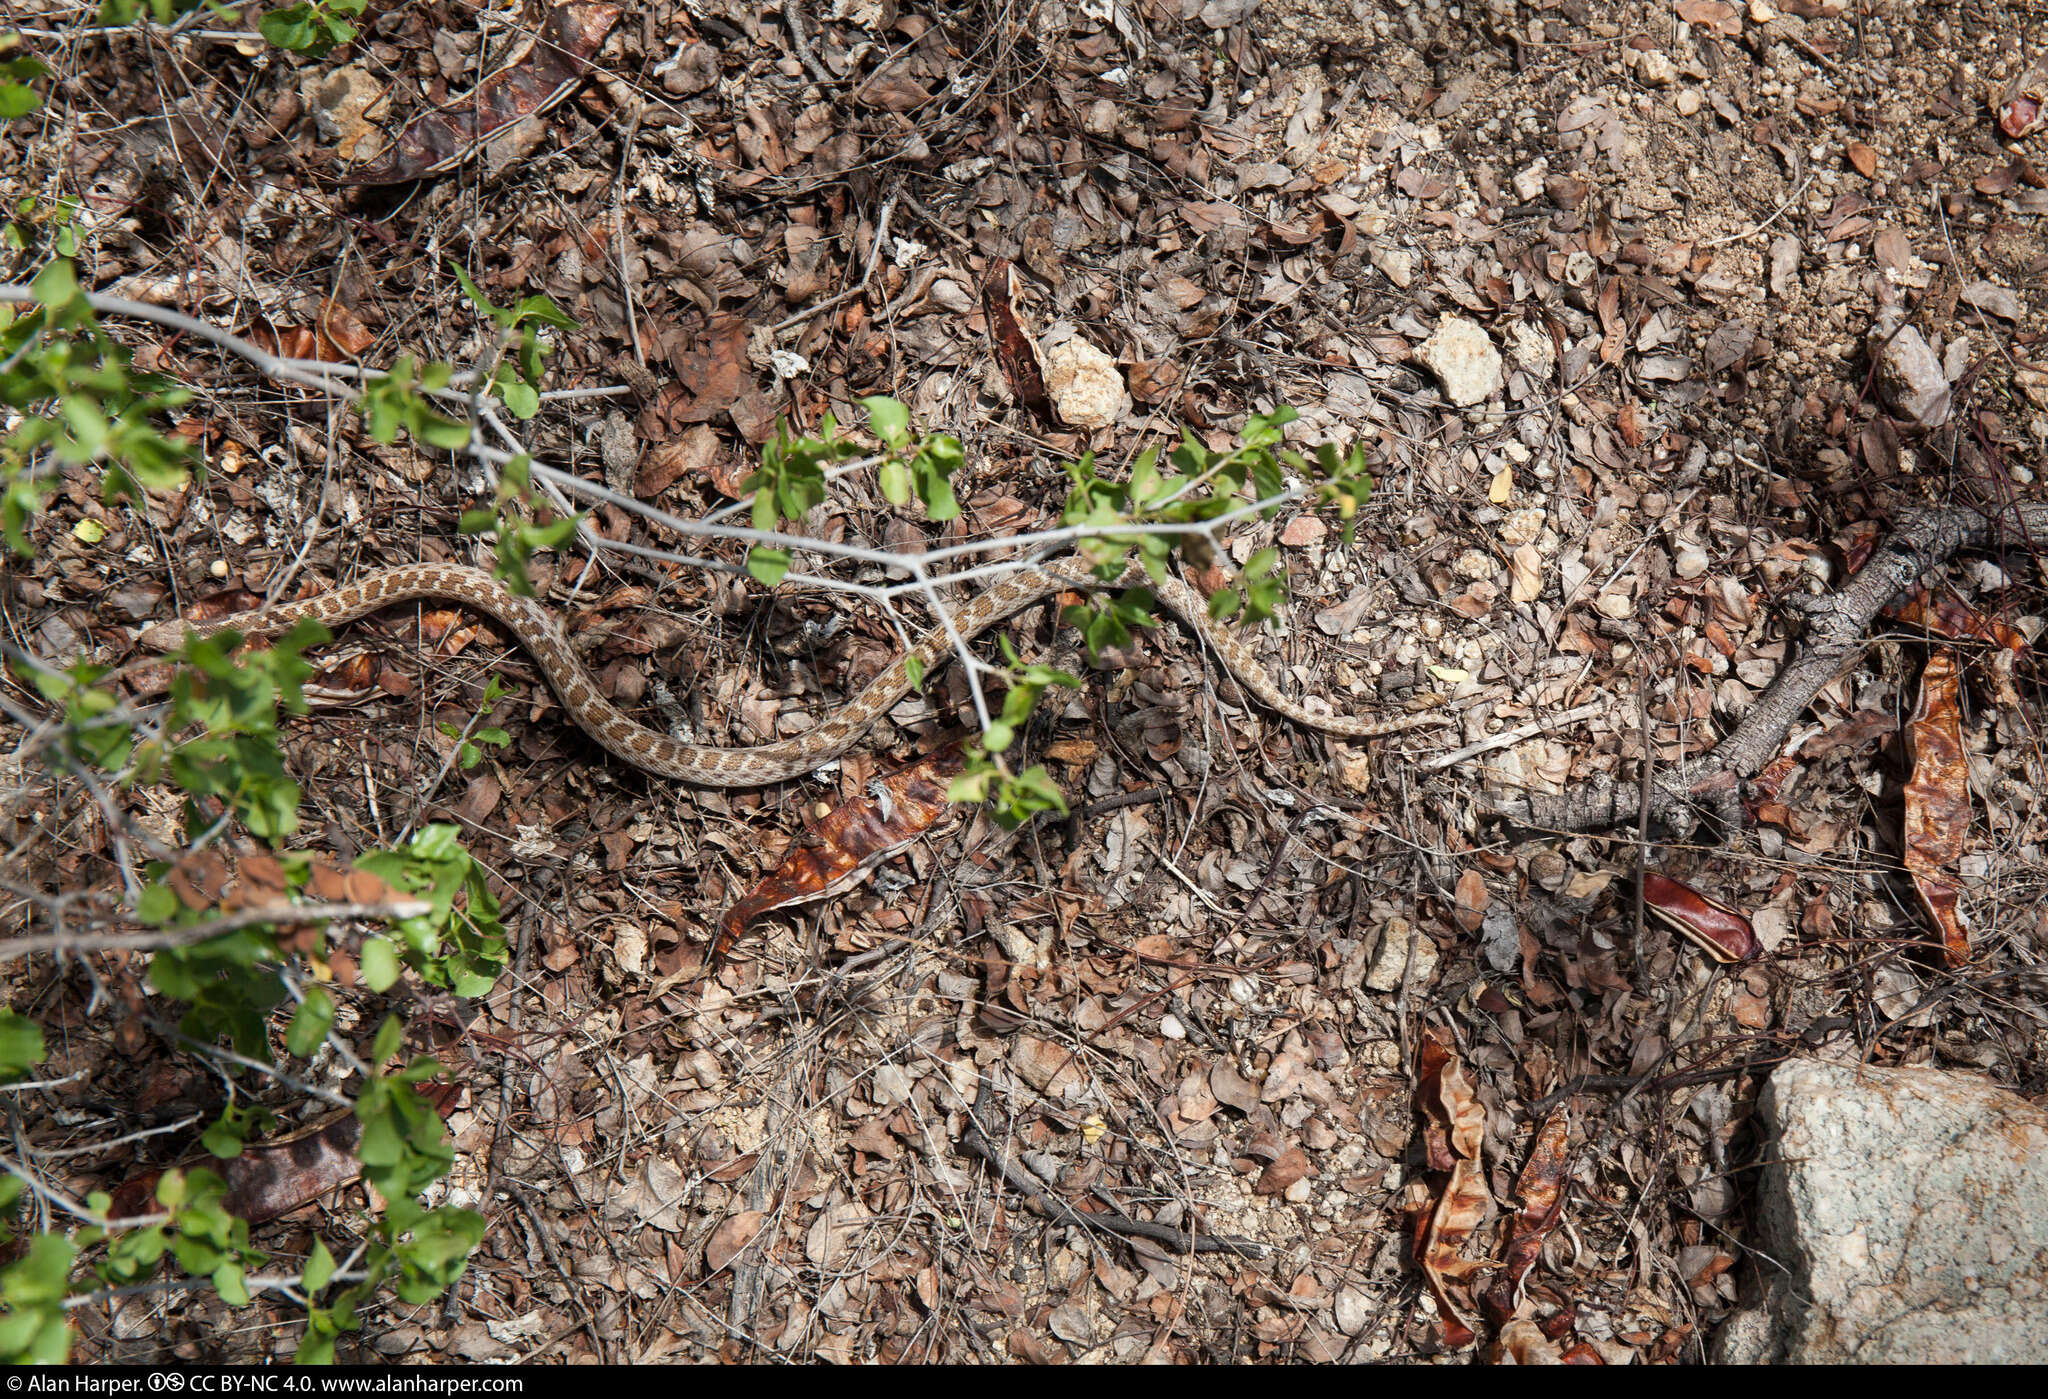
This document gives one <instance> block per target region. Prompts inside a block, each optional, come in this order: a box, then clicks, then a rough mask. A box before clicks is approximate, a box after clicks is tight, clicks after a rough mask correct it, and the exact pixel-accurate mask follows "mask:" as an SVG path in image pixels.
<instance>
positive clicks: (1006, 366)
mask: <svg viewBox="0 0 2048 1399" xmlns="http://www.w3.org/2000/svg"><path fill="white" fill-rule="evenodd" d="M1023 289H1024V288H1023V283H1022V282H1021V281H1019V280H1018V277H1017V269H1016V268H1014V267H1012V266H1011V265H1010V264H1009V263H1007V262H997V263H994V264H992V265H991V266H990V267H989V270H988V280H987V281H986V282H984V283H983V284H982V288H981V309H982V314H983V315H984V316H985V317H986V318H987V320H988V335H989V339H990V340H991V341H992V342H994V344H995V350H996V363H997V364H998V365H1000V366H1001V367H1002V371H1003V378H1004V379H1006V380H1008V381H1009V384H1010V392H1011V393H1013V394H1015V395H1016V396H1017V401H1018V402H1019V403H1021V404H1023V405H1024V406H1025V407H1026V408H1028V409H1029V410H1031V413H1032V415H1033V416H1034V417H1036V418H1037V419H1038V420H1039V421H1040V422H1042V423H1044V424H1046V425H1047V426H1048V427H1051V426H1054V425H1056V424H1057V422H1058V419H1057V418H1056V417H1055V416H1054V414H1053V409H1052V399H1051V398H1050V397H1048V396H1047V394H1046V390H1045V360H1044V358H1043V356H1041V355H1040V354H1039V351H1038V341H1037V340H1036V339H1035V338H1033V336H1032V334H1031V332H1030V331H1029V330H1027V329H1026V328H1025V323H1024V316H1023V312H1022V308H1021V307H1020V306H1019V304H1018V299H1019V297H1020V295H1021V294H1022V292H1023Z"/></svg>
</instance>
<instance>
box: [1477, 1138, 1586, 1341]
mask: <svg viewBox="0 0 2048 1399" xmlns="http://www.w3.org/2000/svg"><path fill="white" fill-rule="evenodd" d="M1570 1126H1571V1119H1570V1114H1569V1113H1568V1112H1566V1111H1565V1110H1564V1109H1558V1110H1556V1111H1553V1112H1552V1113H1551V1114H1550V1116H1549V1117H1548V1118H1546V1119H1545V1120H1544V1123H1543V1126H1542V1127H1541V1128H1540V1129H1539V1130H1538V1131H1537V1133H1536V1141H1535V1143H1534V1144H1533V1145H1532V1146H1531V1147H1530V1148H1529V1160H1528V1161H1527V1163H1526V1164H1524V1165H1523V1167H1522V1174H1521V1177H1520V1178H1519V1179H1518V1180H1517V1181H1516V1182H1515V1193H1516V1194H1517V1195H1519V1196H1520V1197H1521V1200H1522V1207H1521V1208H1520V1209H1519V1210H1517V1211H1515V1214H1514V1218H1513V1219H1512V1220H1511V1221H1510V1222H1509V1225H1508V1237H1507V1243H1506V1245H1505V1247H1503V1248H1502V1250H1501V1272H1500V1276H1499V1277H1497V1278H1495V1279H1494V1282H1493V1286H1492V1287H1490V1288H1488V1289H1487V1291H1486V1297H1485V1308H1486V1314H1487V1317H1488V1318H1489V1319H1490V1320H1492V1322H1493V1323H1494V1324H1495V1325H1496V1326H1498V1325H1500V1324H1502V1323H1503V1322H1505V1321H1507V1319H1508V1318H1509V1317H1511V1316H1513V1315H1514V1314H1515V1307H1516V1304H1517V1303H1518V1302H1520V1301H1521V1296H1522V1283H1523V1282H1524V1280H1526V1279H1527V1278H1528V1276H1529V1270H1530V1269H1532V1268H1534V1267H1535V1266H1536V1260H1537V1259H1538V1258H1540V1257H1542V1256H1543V1243H1544V1240H1546V1239H1548V1238H1549V1237H1550V1233H1551V1231H1552V1230H1553V1229H1555V1228H1556V1227H1557V1222H1558V1220H1559V1219H1560V1218H1561V1217H1562V1216H1563V1213H1564V1183H1565V1179H1566V1172H1567V1170H1568V1169H1569V1167H1570V1165H1571V1155H1570V1153H1569V1152H1568V1151H1567V1150H1566V1145H1567V1138H1568V1135H1569V1129H1570Z"/></svg>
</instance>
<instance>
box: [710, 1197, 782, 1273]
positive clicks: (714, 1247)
mask: <svg viewBox="0 0 2048 1399" xmlns="http://www.w3.org/2000/svg"><path fill="white" fill-rule="evenodd" d="M766 1218H767V1216H766V1215H765V1214H763V1213H762V1212H761V1211H760V1210H747V1211H745V1212H744V1213H741V1214H735V1215H731V1216H729V1217H727V1218H725V1219H722V1220H720V1221H719V1224H718V1227H717V1228H716V1229H713V1230H712V1231H711V1237H710V1238H708V1239H706V1240H705V1241H704V1271H705V1273H706V1274H711V1273H715V1272H717V1271H719V1269H721V1268H724V1267H725V1266H727V1265H728V1264H730V1263H731V1262H732V1260H733V1259H735V1258H737V1257H739V1255H740V1251H741V1250H742V1249H744V1248H745V1247H746V1246H747V1245H748V1244H750V1243H752V1242H753V1241H754V1236H755V1235H757V1234H759V1233H760V1232H761V1222H762V1221H763V1220H765V1219H766Z"/></svg>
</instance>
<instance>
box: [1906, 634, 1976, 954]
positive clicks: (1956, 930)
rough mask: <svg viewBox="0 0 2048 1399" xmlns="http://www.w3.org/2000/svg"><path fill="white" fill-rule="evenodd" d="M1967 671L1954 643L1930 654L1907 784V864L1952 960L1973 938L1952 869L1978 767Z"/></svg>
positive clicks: (1909, 743) (1911, 733)
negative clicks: (1967, 706) (1966, 746)
mask: <svg viewBox="0 0 2048 1399" xmlns="http://www.w3.org/2000/svg"><path fill="white" fill-rule="evenodd" d="M1961 699H1962V679H1961V672H1960V668H1959V667H1958V666H1957V664H1956V657H1955V653H1954V652H1953V651H1950V650H1948V649H1947V648H1946V647H1944V648H1942V649H1940V650H1938V651H1936V652H1934V653H1933V654H1932V655H1930V656H1929V657H1928V658H1927V665H1926V667H1925V668H1924V669H1923V670H1922V671H1921V672H1920V702H1919V703H1918V704H1916V705H1915V706H1914V707H1913V720H1912V722H1911V723H1909V724H1908V725H1907V726H1906V752H1907V754H1908V756H1909V757H1910V758H1911V760H1912V763H1913V776H1912V778H1911V779H1910V780H1909V781H1908V782H1907V783H1906V791H1905V861H1906V872H1907V873H1908V874H1910V875H1912V877H1913V888H1914V891H1915V892H1917V893H1918V894H1919V895H1920V902H1921V903H1922V904H1923V905H1925V906H1926V909H1927V915H1928V917H1930V918H1932V919H1933V920H1934V924H1935V927H1936V928H1938V929H1939V930H1940V932H1941V945H1942V949H1943V951H1944V953H1945V954H1946V957H1947V960H1948V964H1949V965H1950V966H1952V967H1960V966H1962V965H1963V964H1964V963H1965V962H1968V961H1969V960H1970V938H1969V933H1968V931H1967V929H1966V928H1965V926H1964V922H1963V912H1962V910H1961V909H1960V908H1959V907H1958V906H1957V903H1956V883H1955V880H1954V879H1953V878H1951V877H1950V875H1949V873H1948V870H1949V868H1950V867H1951V866H1953V865H1954V864H1955V862H1956V861H1957V860H1958V859H1960V858H1961V857H1962V854H1963V848H1964V843H1965V838H1966V837H1967V836H1968V834H1969V830H1970V767H1969V758H1968V756H1967V755H1966V754H1965V753H1964V751H1963V719H1962V712H1961Z"/></svg>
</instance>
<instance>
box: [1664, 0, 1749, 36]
mask: <svg viewBox="0 0 2048 1399" xmlns="http://www.w3.org/2000/svg"><path fill="white" fill-rule="evenodd" d="M1671 8H1672V9H1673V10H1674V11H1675V12H1676V13H1677V15H1678V17H1679V18H1680V19H1682V20H1684V21H1685V22H1686V23H1687V24H1690V25H1695V26H1697V27H1698V28H1701V29H1718V30H1720V31H1721V32H1722V33H1723V34H1726V35H1727V36H1728V37H1729V38H1731V39H1739V38H1741V37H1742V17H1741V16H1740V15H1739V14H1737V13H1736V10H1735V6H1733V5H1731V4H1729V3H1727V0H1678V3H1677V4H1675V5H1673V6H1672V7H1671Z"/></svg>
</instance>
